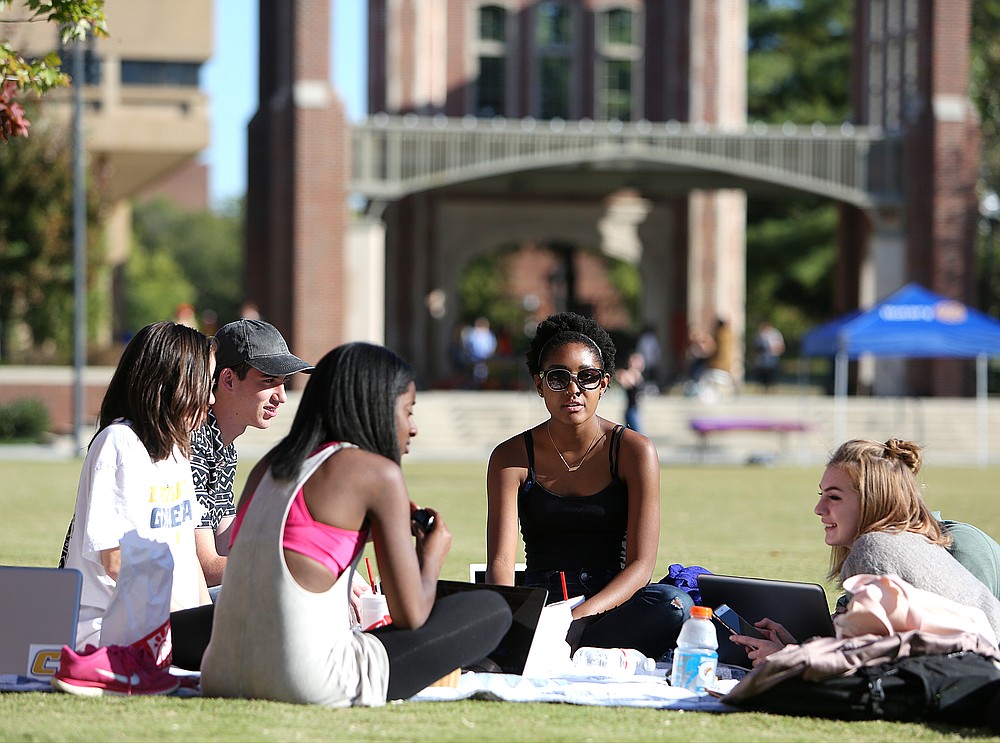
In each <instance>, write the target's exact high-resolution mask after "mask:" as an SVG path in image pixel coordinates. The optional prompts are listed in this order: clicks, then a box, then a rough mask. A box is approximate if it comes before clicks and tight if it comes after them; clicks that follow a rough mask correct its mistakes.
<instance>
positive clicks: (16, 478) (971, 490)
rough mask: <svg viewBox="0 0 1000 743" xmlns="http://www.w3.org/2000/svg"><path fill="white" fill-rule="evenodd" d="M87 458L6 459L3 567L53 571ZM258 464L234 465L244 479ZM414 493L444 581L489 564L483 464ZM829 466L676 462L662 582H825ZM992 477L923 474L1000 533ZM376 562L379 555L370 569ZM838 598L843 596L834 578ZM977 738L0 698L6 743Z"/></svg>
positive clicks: (838, 727) (876, 727)
mask: <svg viewBox="0 0 1000 743" xmlns="http://www.w3.org/2000/svg"><path fill="white" fill-rule="evenodd" d="M80 464H81V462H80V461H71V462H11V461H0V483H2V485H0V564H4V565H43V566H52V565H55V564H56V561H57V559H58V556H59V550H60V548H61V546H62V541H63V537H64V535H65V532H66V526H67V524H68V522H69V518H70V516H71V514H72V510H73V502H74V499H75V494H76V482H77V477H78V475H79V468H80ZM250 464H252V463H249V462H248V463H244V464H243V465H241V468H240V479H241V480H242V478H243V477H245V475H246V473H247V472H248V471H249V466H250ZM405 471H406V475H407V480H408V482H409V483H410V489H411V493H412V496H413V499H414V500H415V501H416V502H418V503H420V504H424V505H429V506H433V507H434V508H437V509H438V510H440V511H441V513H442V515H443V517H444V519H445V520H446V521H447V523H448V526H449V528H450V529H451V531H452V534H453V546H452V551H451V554H450V555H449V559H448V561H447V563H446V566H445V569H444V571H443V574H442V577H444V578H452V579H458V580H467V579H468V564H469V563H470V562H482V561H483V560H484V559H485V528H486V496H485V490H484V479H485V463H464V462H463V463H429V462H417V463H411V464H406V465H405ZM821 474H822V472H821V470H820V469H819V468H809V469H798V468H754V467H730V468H707V467H705V468H701V467H683V468H681V467H670V468H665V469H664V470H663V472H662V493H663V495H662V513H661V517H662V518H661V521H662V528H661V533H660V552H659V561H658V564H657V571H656V575H655V576H654V577H655V578H659V577H660V576H661V575H663V574H665V573H666V571H667V568H668V566H669V565H670V564H671V563H675V562H676V563H682V564H684V565H702V566H704V567H706V568H708V569H709V570H711V571H712V572H718V573H738V574H742V575H756V576H761V577H769V578H784V579H789V580H802V581H812V582H820V583H825V579H824V576H825V573H826V570H827V558H828V549H827V548H826V546H825V545H824V544H823V533H822V529H821V528H820V525H819V519H818V518H817V517H816V516H815V515H813V513H812V507H813V505H814V503H815V500H816V491H817V484H818V482H819V478H820V476H821ZM995 477H996V478H998V480H1000V470H997V469H985V470H984V469H951V468H939V469H936V470H928V471H927V472H926V473H924V480H925V495H926V498H927V501H928V503H929V504H930V505H931V506H932V508H934V509H938V510H941V511H942V512H943V515H944V516H946V517H948V518H953V519H958V520H965V521H971V522H973V523H975V524H977V525H978V526H980V527H981V528H983V529H984V530H986V531H987V532H989V533H992V534H1000V509H997V508H996V506H995V498H996V489H997V488H996V484H997V482H998V480H994V479H993V478H995ZM373 562H374V560H373ZM826 585H827V588H828V594H829V597H830V599H831V601H833V600H834V599H835V597H836V587H835V586H832V585H830V584H826ZM982 732H983V731H980V730H970V729H961V728H948V727H938V726H929V725H918V724H901V723H885V722H863V723H858V722H852V723H847V722H839V721H828V720H818V719H811V718H791V717H778V716H773V715H764V714H757V713H745V712H740V713H734V714H727V715H713V714H704V713H692V712H679V711H675V712H671V711H659V710H644V709H630V708H618V709H609V708H597V707H581V706H571V705H557V704H509V703H495V702H481V701H468V702H455V703H434V704H431V703H426V704H406V703H403V704H392V705H389V706H387V707H385V708H381V709H346V710H328V709H320V708H308V707H298V706H294V705H287V704H277V703H272V702H260V701H229V700H211V699H199V698H195V699H184V698H174V697H168V698H152V697H145V698H135V699H122V698H108V699H81V698H78V697H72V696H69V695H66V694H56V693H53V694H3V695H0V740H184V741H189V740H190V741H193V740H208V739H211V740H220V741H222V740H240V741H245V740H255V741H256V740H262V741H272V740H273V741H285V740H350V741H352V743H353V742H354V741H381V740H405V741H591V740H593V741H617V740H622V741H647V740H650V741H652V740H685V741H688V740H690V741H703V740H704V741H716V740H727V741H742V740H761V741H772V740H773V741H786V740H787V741H792V740H809V741H837V743H843V742H844V741H845V740H857V741H866V740H873V741H874V740H880V741H881V740H904V739H905V740H914V741H923V740H935V741H938V740H955V739H959V738H965V737H977V738H978V737H981V733H982Z"/></svg>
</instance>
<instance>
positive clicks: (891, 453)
mask: <svg viewBox="0 0 1000 743" xmlns="http://www.w3.org/2000/svg"><path fill="white" fill-rule="evenodd" d="M883 446H884V447H885V452H884V453H883V455H882V456H883V457H885V458H886V459H898V460H899V461H901V462H902V463H903V464H905V465H906V466H907V468H908V469H909V470H910V471H911V472H913V474H916V473H918V472H919V471H920V450H921V449H920V446H919V445H918V444H914V443H913V442H912V441H903V440H902V439H895V438H893V439H889V440H888V441H886V442H885V444H883Z"/></svg>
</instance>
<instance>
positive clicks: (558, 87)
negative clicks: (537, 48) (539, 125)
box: [539, 57, 570, 119]
mask: <svg viewBox="0 0 1000 743" xmlns="http://www.w3.org/2000/svg"><path fill="white" fill-rule="evenodd" d="M569 68H570V66H569V60H568V59H566V58H565V57H543V58H542V60H541V67H540V73H541V74H540V75H539V77H540V79H541V84H542V100H541V111H540V116H541V118H543V119H555V118H561V119H568V118H569V77H570V76H569Z"/></svg>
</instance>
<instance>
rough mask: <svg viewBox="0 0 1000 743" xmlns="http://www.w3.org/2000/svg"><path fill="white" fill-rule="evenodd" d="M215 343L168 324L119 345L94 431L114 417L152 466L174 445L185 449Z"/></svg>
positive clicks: (199, 414) (203, 407) (203, 399)
mask: <svg viewBox="0 0 1000 743" xmlns="http://www.w3.org/2000/svg"><path fill="white" fill-rule="evenodd" d="M214 351H215V339H214V338H208V337H206V336H205V335H203V334H202V333H200V332H198V331H197V330H195V329H194V328H189V327H187V326H186V325H179V324H177V323H173V322H156V323H152V324H151V325H147V326H146V327H144V328H143V329H142V330H140V331H139V332H138V333H136V334H135V335H134V336H133V337H132V340H130V341H129V342H128V345H127V346H125V350H124V351H123V352H122V355H121V358H120V359H119V360H118V366H117V368H116V369H115V373H114V375H113V376H112V377H111V382H110V384H108V389H107V391H106V392H105V393H104V399H103V400H102V402H101V412H100V415H99V417H98V422H97V433H100V432H101V431H103V430H104V429H105V428H107V427H108V426H110V425H111V424H112V423H113V422H114V421H115V420H117V419H118V418H126V419H127V420H129V421H131V422H132V430H133V431H135V433H136V435H137V436H138V437H139V440H140V441H142V443H143V445H144V446H145V447H146V451H148V452H149V457H150V459H152V460H153V461H154V462H159V461H160V460H163V459H166V458H167V457H169V456H170V455H171V454H172V453H173V450H174V447H175V446H176V447H178V448H179V449H180V450H181V451H182V452H183V453H184V455H185V456H188V455H189V454H190V450H191V429H192V428H193V427H195V426H197V425H200V423H201V422H202V421H203V420H204V417H205V414H206V412H207V411H208V400H209V395H210V394H211V391H212V377H211V375H210V374H209V372H210V371H211V357H212V354H213V353H214Z"/></svg>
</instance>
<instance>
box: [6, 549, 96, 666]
mask: <svg viewBox="0 0 1000 743" xmlns="http://www.w3.org/2000/svg"><path fill="white" fill-rule="evenodd" d="M82 582H83V579H82V577H81V575H80V571H79V570H73V569H71V568H30V567H11V566H6V565H4V566H0V674H10V675H16V676H30V677H32V678H39V679H43V680H48V679H50V678H51V677H52V675H53V674H54V673H55V672H56V669H57V668H58V666H59V651H60V650H61V649H62V646H63V645H69V646H71V647H72V646H73V645H74V644H75V640H76V623H77V616H78V614H79V611H80V587H81V585H82Z"/></svg>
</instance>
